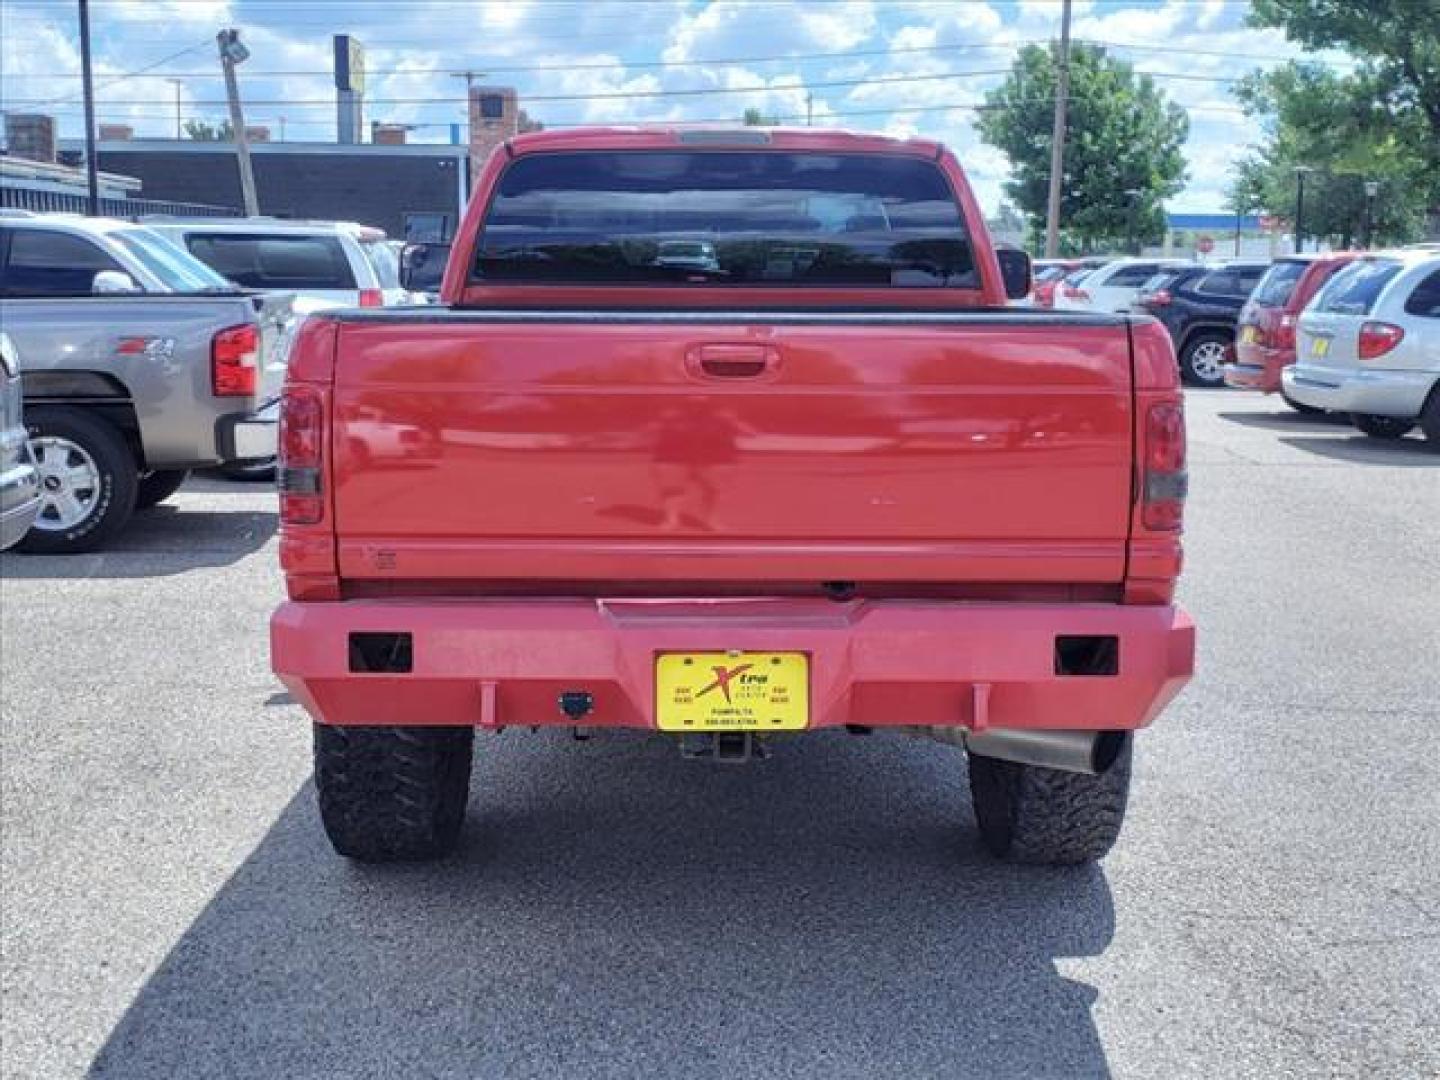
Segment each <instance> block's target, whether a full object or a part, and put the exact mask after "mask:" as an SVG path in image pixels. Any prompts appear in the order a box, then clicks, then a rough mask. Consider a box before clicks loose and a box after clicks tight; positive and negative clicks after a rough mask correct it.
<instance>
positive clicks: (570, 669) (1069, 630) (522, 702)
mask: <svg viewBox="0 0 1440 1080" xmlns="http://www.w3.org/2000/svg"><path fill="white" fill-rule="evenodd" d="M357 634H358V635H375V636H374V637H368V638H360V639H358V643H365V644H369V643H373V642H376V641H380V642H382V643H386V642H390V643H391V644H388V645H385V647H384V648H382V650H381V653H380V654H379V658H378V660H377V654H376V653H375V652H374V651H373V650H371V651H370V652H369V653H368V654H366V653H365V651H364V650H363V649H362V650H359V651H357V641H356V640H352V639H353V638H354V635H357ZM270 650H271V663H272V666H273V668H274V670H275V673H276V674H277V675H278V676H279V677H280V679H281V681H282V682H283V683H284V684H285V686H286V688H287V689H288V690H289V691H290V693H291V694H292V695H293V696H294V697H295V698H296V700H297V701H299V702H300V703H301V704H302V705H304V707H305V708H306V709H307V710H308V711H309V712H310V714H311V715H312V716H313V717H314V718H315V719H316V720H319V721H321V722H324V723H330V724H367V725H426V724H446V725H473V726H477V727H490V728H498V727H506V726H530V725H541V726H571V725H574V724H576V723H577V721H576V719H575V718H574V717H573V716H572V715H567V712H566V711H565V709H564V708H562V707H561V704H560V703H561V701H562V700H569V701H572V702H573V701H574V700H576V698H575V697H574V695H589V700H590V708H589V709H588V710H587V712H586V714H585V716H584V718H583V725H584V726H585V727H630V728H654V727H655V726H656V722H655V674H654V669H655V658H656V656H657V655H659V654H661V653H666V652H692V651H693V652H719V651H727V650H736V651H745V652H800V653H804V654H806V655H807V656H808V657H809V674H810V694H809V698H810V703H811V705H810V722H809V727H811V728H827V727H837V726H840V725H844V724H857V725H865V726H873V727H891V726H916V725H963V726H966V727H972V728H976V729H983V728H985V727H1003V728H1067V729H1082V730H1106V729H1110V730H1114V729H1133V728H1139V727H1143V726H1145V725H1146V724H1148V723H1149V722H1150V721H1151V720H1152V719H1154V717H1155V716H1156V715H1157V714H1158V713H1159V712H1160V710H1161V709H1162V708H1164V706H1165V705H1166V704H1167V703H1168V702H1169V701H1170V700H1171V699H1172V698H1173V697H1174V696H1175V695H1176V694H1177V693H1178V692H1179V691H1180V689H1181V688H1182V687H1183V686H1184V685H1185V683H1186V682H1187V681H1188V680H1189V678H1190V676H1191V674H1192V672H1193V669H1194V651H1195V630H1194V626H1193V625H1192V623H1191V621H1190V618H1189V616H1188V615H1186V614H1185V612H1184V611H1182V610H1181V609H1180V608H1178V607H1174V606H1121V605H1117V604H1026V603H1014V604H1004V603H970V602H950V601H946V602H923V601H900V600H894V601H865V600H857V601H851V602H845V603H840V602H835V601H829V600H821V599H817V600H808V599H807V600H795V599H775V600H711V601H704V600H695V601H677V600H665V601H641V600H624V601H603V600H602V601H596V600H533V601H517V600H495V601H488V600H443V601H434V600H432V601H415V602H409V601H389V600H350V601H338V602H333V603H326V602H319V603H309V602H305V603H297V602H289V603H285V604H282V605H281V606H280V608H279V609H278V610H277V611H276V612H275V614H274V616H273V617H272V619H271V623H270ZM367 668H368V670H367ZM377 668H378V669H380V670H376V669H377ZM566 695H570V696H569V697H568V698H567V697H566Z"/></svg>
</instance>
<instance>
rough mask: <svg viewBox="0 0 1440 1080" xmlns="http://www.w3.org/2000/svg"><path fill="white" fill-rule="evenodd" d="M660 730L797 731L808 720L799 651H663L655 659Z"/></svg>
mask: <svg viewBox="0 0 1440 1080" xmlns="http://www.w3.org/2000/svg"><path fill="white" fill-rule="evenodd" d="M655 719H656V724H657V725H658V727H659V728H660V730H661V731H682V732H683V731H697V732H699V731H706V732H714V731H801V730H803V729H805V728H806V727H808V726H809V724H810V661H809V658H808V657H806V656H805V654H804V653H750V652H747V653H738V652H733V653H726V652H705V653H664V654H662V655H661V656H657V657H656V658H655Z"/></svg>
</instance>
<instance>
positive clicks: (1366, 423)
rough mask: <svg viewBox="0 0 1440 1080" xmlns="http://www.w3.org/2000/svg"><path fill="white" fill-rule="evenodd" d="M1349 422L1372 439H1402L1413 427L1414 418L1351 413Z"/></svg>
mask: <svg viewBox="0 0 1440 1080" xmlns="http://www.w3.org/2000/svg"><path fill="white" fill-rule="evenodd" d="M1350 422H1351V423H1352V424H1354V425H1355V426H1356V427H1357V428H1359V429H1360V430H1361V431H1363V432H1364V433H1365V434H1366V435H1369V436H1370V438H1372V439H1403V438H1404V437H1405V436H1406V435H1409V434H1410V432H1411V431H1412V430H1413V429H1414V427H1415V421H1414V420H1401V419H1399V418H1398V417H1394V416H1372V415H1371V414H1370V413H1351V414H1350Z"/></svg>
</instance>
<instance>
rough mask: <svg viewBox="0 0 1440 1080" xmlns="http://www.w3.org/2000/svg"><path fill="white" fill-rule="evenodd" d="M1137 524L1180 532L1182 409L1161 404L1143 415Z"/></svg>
mask: <svg viewBox="0 0 1440 1080" xmlns="http://www.w3.org/2000/svg"><path fill="white" fill-rule="evenodd" d="M1142 466H1143V475H1142V477H1141V489H1142V490H1141V514H1140V520H1141V521H1142V522H1144V525H1145V528H1147V529H1153V530H1155V531H1157V532H1164V531H1171V530H1175V529H1178V528H1180V524H1181V522H1182V520H1183V519H1184V516H1185V494H1186V492H1187V490H1188V489H1189V483H1190V480H1189V474H1188V473H1187V472H1186V471H1185V409H1184V407H1183V406H1182V405H1181V404H1180V403H1179V402H1178V401H1162V402H1159V403H1157V404H1155V405H1151V406H1150V411H1149V412H1147V413H1146V414H1145V444H1144V450H1143V455H1142Z"/></svg>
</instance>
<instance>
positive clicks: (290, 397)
mask: <svg viewBox="0 0 1440 1080" xmlns="http://www.w3.org/2000/svg"><path fill="white" fill-rule="evenodd" d="M324 417H325V410H324V403H323V402H322V401H321V399H320V395H319V394H318V393H317V392H316V391H314V390H312V389H310V388H308V387H303V386H292V387H287V388H286V390H285V393H284V395H283V396H282V397H281V398H280V468H279V470H278V473H277V476H276V480H277V486H278V487H279V489H280V522H281V524H283V525H314V524H315V523H316V522H318V521H320V520H321V519H322V518H323V517H324V516H325V499H324V493H323V492H322V490H321V476H322V475H323V470H322V466H323V449H324V439H325V420H324Z"/></svg>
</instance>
